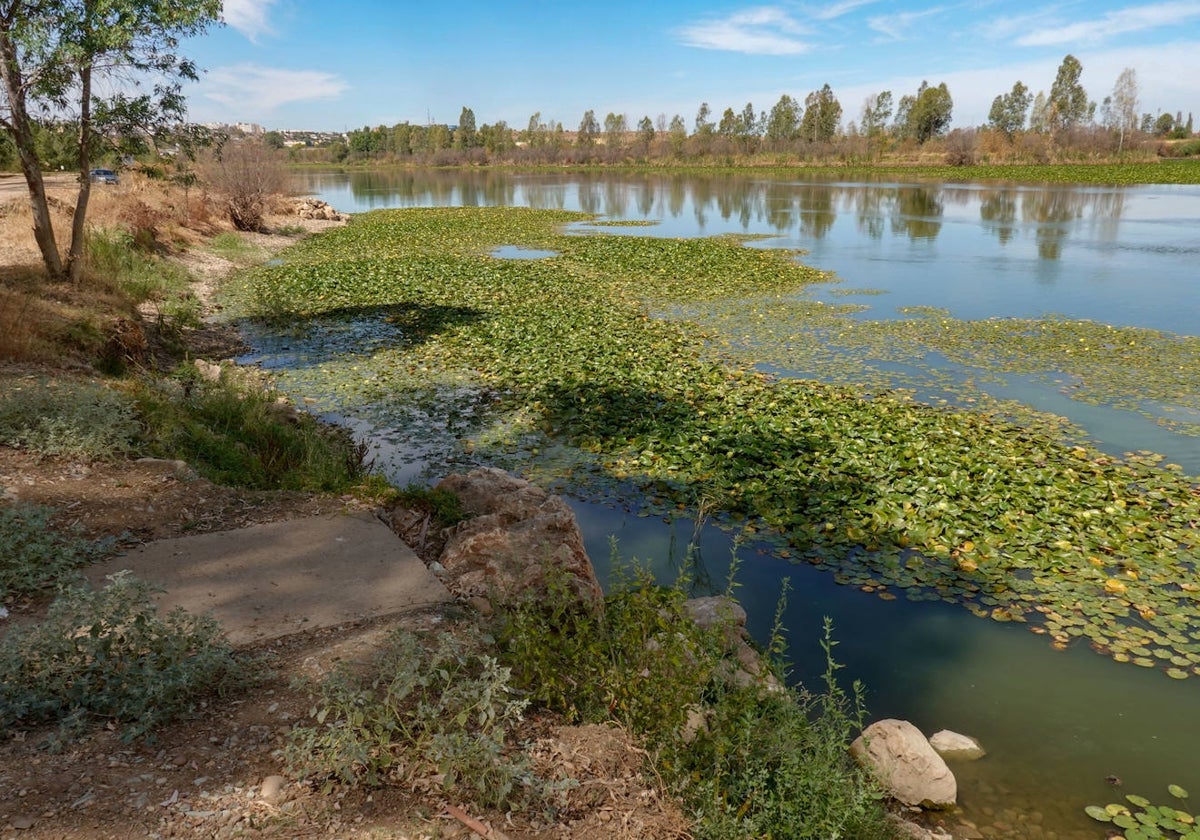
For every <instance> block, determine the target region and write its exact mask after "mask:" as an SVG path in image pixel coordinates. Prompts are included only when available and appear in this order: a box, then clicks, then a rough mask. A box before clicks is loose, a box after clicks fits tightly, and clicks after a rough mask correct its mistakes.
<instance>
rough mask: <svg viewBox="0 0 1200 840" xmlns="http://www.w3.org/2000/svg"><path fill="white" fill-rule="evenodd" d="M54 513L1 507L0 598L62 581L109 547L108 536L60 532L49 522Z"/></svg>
mask: <svg viewBox="0 0 1200 840" xmlns="http://www.w3.org/2000/svg"><path fill="white" fill-rule="evenodd" d="M53 514H54V510H53V509H52V508H47V507H40V506H35V505H19V506H14V507H4V508H0V602H4V601H6V600H8V599H10V598H12V597H14V596H18V597H19V596H28V595H34V594H36V593H38V592H40V591H42V590H44V589H47V588H49V587H51V586H54V585H61V584H63V583H65V582H67V581H68V580H69V579H70V578H71V577H72V576H73V573H74V571H75V570H76V569H78V568H80V567H81V566H85V565H87V564H88V563H92V562H95V561H96V560H99V559H100V558H102V557H104V556H105V555H107V554H108V553H109V552H110V551H111V549H112V541H111V540H100V541H93V540H88V539H84V538H83V537H80V536H79V535H78V534H76V533H73V532H67V533H62V532H60V531H59V530H57V529H56V528H54V527H53V526H52V525H51V522H50V519H51V517H52V516H53Z"/></svg>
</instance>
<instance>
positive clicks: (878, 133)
mask: <svg viewBox="0 0 1200 840" xmlns="http://www.w3.org/2000/svg"><path fill="white" fill-rule="evenodd" d="M1082 72H1083V66H1082V64H1081V63H1080V62H1079V60H1078V59H1077V58H1075V57H1074V56H1073V55H1067V56H1065V57H1064V58H1063V60H1062V63H1061V64H1060V65H1059V67H1058V72H1057V74H1056V75H1055V78H1054V80H1053V82H1052V84H1051V85H1050V87H1049V89H1048V91H1039V92H1038V93H1036V94H1034V93H1033V92H1032V91H1031V89H1030V88H1029V87H1027V86H1026V85H1025V84H1024V82H1022V81H1017V82H1016V83H1015V84H1014V85H1013V86H1012V88H1011V89H1010V90H1009V91H1007V92H1004V93H1000V94H998V95H997V96H996V98H995V99H994V100H993V102H992V106H991V109H990V111H989V114H988V120H987V122H986V123H985V124H984V125H981V126H978V127H975V128H968V129H958V130H956V131H954V132H950V130H949V128H950V123H951V119H952V115H953V108H954V100H953V97H952V95H951V93H950V90H949V88H948V87H947V85H946V83H945V82H942V83H940V84H937V85H936V86H935V85H931V84H929V83H928V82H922V83H921V85H920V86H919V87H918V88H917V90H916V91H915V92H912V93H908V94H905V95H902V96H900V97H899V99H896V98H895V96H894V94H893V92H892V91H887V90H885V91H880V92H878V93H873V94H871V95H870V96H868V97H866V99H865V100H864V102H863V103H862V105H861V107H860V109H859V111H858V113H857V114H856V115H855V117H854V118H852V119H850V120H848V121H846V120H844V119H843V118H844V117H845V116H846V112H845V110H844V108H843V106H842V103H841V102H840V101H839V100H838V98H837V96H836V94H835V93H834V91H833V90H832V88H831V87H830V86H829V85H828V84H826V85H824V86H823V87H821V88H820V89H819V90H814V91H812V92H811V93H809V94H808V95H807V96H806V97H805V98H804V100H803V101H800V100H799V99H797V98H794V97H792V96H790V95H788V94H784V95H782V96H781V97H780V98H779V101H778V102H776V103H775V104H774V105H773V106H772V107H771V108H770V109H764V110H757V109H756V108H755V106H754V105H753V103H750V102H747V103H746V104H745V105H744V106H743V107H742V108H740V109H735V108H733V107H729V108H726V109H725V110H724V111H723V112H722V113H721V114H720V116H718V115H717V113H716V112H715V111H714V110H713V109H712V108H711V107H710V105H709V103H707V102H704V103H701V105H700V107H699V108H698V109H697V111H696V114H695V117H694V118H693V119H692V120H691V124H690V126H689V123H688V121H687V120H685V118H684V117H683V116H682V115H680V114H675V115H674V116H671V117H669V118H668V117H667V115H666V114H659V115H658V116H657V118H655V119H651V118H650V116H648V115H647V116H643V117H642V118H641V119H640V120H639V121H638V122H637V123H631V121H630V120H629V118H628V117H627V116H626V115H625V114H616V113H609V114H607V115H606V116H604V118H603V119H601V118H600V117H599V116H598V115H597V113H596V112H595V111H594V110H588V111H586V112H584V114H583V117H582V119H581V120H580V121H579V124H578V126H576V127H572V128H570V129H568V128H567V127H565V126H564V125H563V124H562V123H561V122H552V121H547V120H544V119H543V117H542V114H541V113H540V112H539V113H534V114H533V115H531V116H530V118H529V121H528V123H527V124H526V125H525V126H524V127H515V126H510V125H508V124H507V123H506V122H504V121H503V120H501V121H498V122H496V123H492V124H482V125H481V124H479V123H478V122H477V120H476V117H475V113H474V111H473V110H472V109H471V108H469V107H465V106H464V107H463V109H462V111H461V113H460V114H459V118H458V122H457V124H455V125H449V124H428V125H417V124H412V123H408V122H404V123H398V124H396V125H393V126H390V127H388V126H382V125H381V126H376V127H370V126H365V127H363V128H361V129H357V130H354V131H351V132H349V133H348V134H347V137H346V141H345V143H343V144H334V145H333V147H332V148H330V149H329V150H328V152H327V154H328V156H329V157H330V159H331V160H333V161H335V162H342V161H355V160H372V159H374V160H385V159H396V160H405V159H412V160H421V161H423V162H432V163H496V162H510V163H604V162H608V163H618V162H632V161H638V160H652V159H668V160H669V159H675V160H683V159H712V158H715V159H718V160H719V159H721V158H734V157H739V158H740V157H746V156H753V155H757V154H763V153H767V154H776V155H778V154H785V155H792V156H797V157H800V158H813V159H822V158H837V159H842V160H849V161H855V162H870V161H875V160H879V159H881V158H882V157H883V156H884V155H885V154H893V153H900V154H904V153H909V154H917V155H919V154H920V153H921V152H922V151H924V150H926V149H927V147H928V144H930V143H931V141H940V143H939V144H938V151H940V152H942V153H944V154H945V155H946V157H947V160H948V161H949V162H951V163H970V162H974V160H975V159H976V157H977V156H978V155H980V154H986V155H988V156H989V157H997V156H999V157H1005V158H1014V157H1016V158H1020V157H1028V158H1032V159H1034V160H1041V159H1046V158H1048V157H1063V156H1067V157H1070V156H1072V155H1074V156H1079V155H1092V156H1096V155H1101V156H1104V155H1108V156H1111V155H1114V154H1115V155H1118V156H1120V155H1123V154H1124V153H1125V152H1127V151H1129V150H1131V149H1133V148H1135V147H1136V146H1138V145H1139V144H1141V145H1142V146H1143V147H1144V141H1145V140H1146V139H1147V138H1153V139H1156V140H1165V139H1186V138H1189V137H1191V136H1192V133H1193V124H1192V115H1191V114H1189V115H1188V116H1187V118H1186V120H1185V119H1184V117H1183V114H1182V113H1177V114H1174V115H1171V114H1167V113H1160V114H1157V115H1156V114H1151V113H1148V112H1140V100H1139V90H1138V83H1137V73H1136V71H1135V70H1133V69H1132V68H1126V69H1125V70H1124V71H1122V73H1121V74H1120V76H1119V77H1118V78H1117V81H1116V83H1115V84H1114V86H1113V90H1112V92H1111V93H1110V94H1109V95H1107V96H1105V97H1104V99H1103V100H1102V101H1101V102H1100V103H1099V104H1097V103H1096V101H1095V100H1093V99H1092V98H1090V97H1089V95H1088V93H1087V91H1086V90H1085V89H1084V87H1083V85H1082V84H1081V83H1080V76H1081V74H1082ZM1184 151H1185V152H1187V151H1189V150H1187V149H1185V150H1184ZM1198 151H1200V150H1190V153H1196V152H1198ZM297 154H301V153H299V152H297Z"/></svg>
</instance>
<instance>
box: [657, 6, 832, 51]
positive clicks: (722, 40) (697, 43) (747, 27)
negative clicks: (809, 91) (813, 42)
mask: <svg viewBox="0 0 1200 840" xmlns="http://www.w3.org/2000/svg"><path fill="white" fill-rule="evenodd" d="M678 34H679V37H680V40H682V41H683V43H684V44H687V45H688V46H690V47H699V48H700V49H705V50H725V51H729V52H741V53H749V54H751V55H798V54H800V53H804V52H807V51H808V50H809V49H810V45H809V43H808V42H807V41H806V40H804V38H803V37H801V36H807V35H809V34H811V32H810V30H809V29H808V27H806V26H804V25H803V24H801V23H799V22H798V21H797V20H796V19H795V18H793V17H792V16H791V15H790V14H788V13H787V12H786V11H784V10H783V9H780V8H778V7H774V6H759V7H757V8H753V9H747V10H746V11H744V12H737V13H736V14H732V15H730V16H728V17H725V18H713V19H709V20H704V21H700V22H698V23H694V24H691V25H689V26H685V27H683V28H681V29H680V30H679V33H678Z"/></svg>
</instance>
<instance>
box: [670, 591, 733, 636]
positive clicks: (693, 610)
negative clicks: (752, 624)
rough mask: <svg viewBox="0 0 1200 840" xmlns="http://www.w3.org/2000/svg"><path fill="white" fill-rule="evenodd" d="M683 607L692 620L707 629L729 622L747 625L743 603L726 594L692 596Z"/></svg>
mask: <svg viewBox="0 0 1200 840" xmlns="http://www.w3.org/2000/svg"><path fill="white" fill-rule="evenodd" d="M683 608H684V609H685V610H687V612H688V615H690V616H691V617H692V621H694V622H696V623H697V624H699V625H700V626H701V627H703V628H705V629H708V628H710V627H720V626H725V625H728V624H732V626H734V627H743V628H744V627H745V626H746V611H745V610H744V609H743V608H742V605H741V604H739V603H738V602H737V601H735V600H734V599H733V598H730V597H728V596H726V595H709V596H707V597H705V598H691V599H689V600H688V601H687V602H686V603H685V604H684V605H683Z"/></svg>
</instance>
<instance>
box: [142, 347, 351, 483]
mask: <svg viewBox="0 0 1200 840" xmlns="http://www.w3.org/2000/svg"><path fill="white" fill-rule="evenodd" d="M193 371H194V369H185V372H183V373H181V375H180V378H178V379H175V380H164V381H157V382H146V383H143V384H142V386H141V387H139V388H138V389H137V391H136V397H137V402H138V408H139V411H140V414H141V416H142V418H143V421H144V424H145V429H144V431H143V435H142V439H141V445H142V447H144V448H145V449H146V450H148V451H149V452H151V453H153V454H155V455H158V456H160V457H164V458H177V459H182V460H184V461H187V462H188V464H190V465H191V466H193V467H194V468H195V469H196V470H197V471H199V472H200V474H201V475H203V476H204V477H205V478H207V479H209V480H210V481H213V482H216V483H218V484H229V485H233V486H237V487H248V488H253V489H264V490H266V489H283V490H318V491H324V492H334V493H336V492H345V491H346V490H348V489H350V488H351V487H353V486H355V485H356V484H357V483H358V482H360V481H361V480H362V479H363V477H364V475H365V473H366V470H367V467H366V465H365V464H364V461H363V459H364V456H365V449H364V447H363V446H361V445H360V444H358V443H356V442H355V441H354V440H353V438H352V436H351V435H350V433H349V432H348V431H347V430H345V429H343V428H341V427H336V426H330V425H326V424H323V423H321V422H320V421H319V420H317V419H316V418H315V417H313V416H311V415H309V414H306V413H303V412H297V411H294V410H293V409H292V408H291V407H290V406H288V405H286V404H284V403H280V402H279V396H278V394H277V393H275V392H274V391H272V390H271V389H269V388H265V387H263V386H262V385H261V384H258V383H254V382H249V381H241V380H238V379H237V378H235V377H232V376H231V375H229V374H225V375H223V376H222V377H221V378H220V380H218V381H216V382H210V381H204V380H201V379H199V378H198V377H196V376H195V374H194V372H193Z"/></svg>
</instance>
